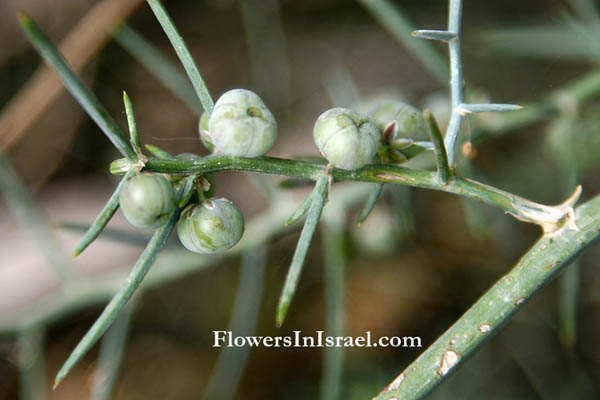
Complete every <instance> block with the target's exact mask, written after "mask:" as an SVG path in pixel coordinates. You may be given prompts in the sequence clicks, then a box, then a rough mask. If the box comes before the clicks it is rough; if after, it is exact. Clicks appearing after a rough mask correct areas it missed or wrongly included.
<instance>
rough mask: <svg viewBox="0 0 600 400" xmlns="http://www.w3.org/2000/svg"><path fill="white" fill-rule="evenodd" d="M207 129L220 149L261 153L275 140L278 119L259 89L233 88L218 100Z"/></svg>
mask: <svg viewBox="0 0 600 400" xmlns="http://www.w3.org/2000/svg"><path fill="white" fill-rule="evenodd" d="M201 122H202V120H201ZM208 132H209V134H208V136H209V137H208V138H207V139H208V140H210V141H211V142H212V144H213V145H214V148H215V151H217V152H219V153H222V154H225V155H229V156H238V157H259V156H262V155H263V154H265V153H266V152H267V151H269V150H270V149H271V147H273V145H274V144H275V139H276V138H277V122H276V121H275V117H274V116H273V114H272V113H271V111H269V109H268V108H267V106H265V103H263V101H262V100H261V99H260V97H258V95H257V94H256V93H253V92H251V91H249V90H245V89H233V90H230V91H228V92H226V93H224V94H223V95H222V96H221V97H220V98H219V100H217V102H216V103H215V108H214V110H213V112H212V114H211V116H210V118H209V120H208ZM201 137H202V135H201Z"/></svg>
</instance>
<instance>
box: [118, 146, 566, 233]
mask: <svg viewBox="0 0 600 400" xmlns="http://www.w3.org/2000/svg"><path fill="white" fill-rule="evenodd" d="M115 162H117V163H119V162H122V161H121V160H116V161H115ZM145 169H146V170H147V171H152V172H162V173H169V174H178V175H189V174H205V173H207V172H216V171H232V170H234V171H249V172H258V173H265V174H275V175H284V176H290V177H295V178H299V179H310V180H314V181H316V180H317V178H318V177H319V176H321V175H323V174H324V172H325V170H326V166H324V165H322V164H314V163H308V162H303V161H295V160H287V159H281V158H272V157H259V158H243V157H230V156H210V157H205V158H202V159H200V160H194V161H191V160H163V159H156V158H152V159H149V160H148V162H147V163H146V167H145ZM329 174H330V175H331V177H332V178H333V179H334V180H336V181H360V182H377V183H393V184H400V185H407V186H414V187H420V188H426V189H433V190H439V191H443V192H448V193H454V194H457V195H461V196H465V197H468V198H472V199H476V200H479V201H481V202H483V203H486V204H489V205H492V206H495V207H499V208H501V209H503V210H504V211H507V212H509V213H511V214H513V215H514V216H515V217H517V218H518V219H520V220H523V221H526V222H532V223H536V224H538V225H540V226H542V227H543V228H544V229H545V230H551V228H556V227H557V225H558V224H559V223H561V222H563V220H564V217H565V215H566V211H567V210H566V209H565V208H564V207H551V206H546V205H542V204H538V203H535V202H533V201H530V200H527V199H524V198H522V197H519V196H517V195H514V194H512V193H508V192H505V191H503V190H500V189H497V188H494V187H492V186H488V185H485V184H483V183H479V182H475V181H472V180H470V179H465V178H458V177H456V178H454V179H453V180H452V181H451V182H450V183H448V184H447V185H444V184H442V183H440V181H439V179H438V174H437V173H436V172H429V171H422V170H415V169H409V168H405V167H399V166H394V165H381V164H373V165H367V166H365V167H363V168H360V169H357V170H354V171H346V170H341V169H335V168H332V169H330V171H329Z"/></svg>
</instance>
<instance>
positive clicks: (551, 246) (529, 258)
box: [376, 196, 600, 400]
mask: <svg viewBox="0 0 600 400" xmlns="http://www.w3.org/2000/svg"><path fill="white" fill-rule="evenodd" d="M575 222H576V224H577V227H578V228H577V229H569V228H567V227H565V228H563V229H562V230H560V231H559V232H557V233H555V234H554V235H544V236H542V237H541V238H540V239H539V240H538V241H537V242H536V243H535V244H534V245H533V246H532V247H531V249H530V250H529V251H528V252H527V253H526V254H525V255H524V256H523V257H522V258H521V259H520V260H519V262H518V263H517V265H516V266H515V267H514V268H513V269H512V270H511V271H510V272H509V273H507V274H506V275H505V276H503V277H502V278H501V279H499V280H498V282H497V283H496V284H495V285H494V286H492V287H491V288H490V289H489V290H488V291H487V292H486V293H485V294H484V295H483V296H482V297H481V298H480V299H479V300H477V302H476V303H475V304H474V305H473V306H472V307H471V308H470V309H469V310H468V311H467V312H466V313H465V314H464V315H463V316H462V317H461V318H460V319H459V320H458V321H457V322H456V323H455V324H454V325H452V326H451V327H450V328H449V329H448V330H447V331H446V332H445V333H444V334H443V335H442V336H440V337H439V338H438V339H437V340H436V341H435V342H434V343H433V344H432V345H431V346H430V347H429V348H428V349H427V350H426V351H425V352H424V353H423V354H421V356H419V358H417V360H415V361H414V362H413V363H412V364H411V365H409V366H408V367H407V368H406V369H405V370H404V372H402V373H401V374H400V375H399V376H398V377H397V378H396V379H395V380H394V381H393V382H392V383H390V385H388V387H387V388H386V389H384V391H383V392H382V393H380V394H379V395H378V396H377V397H376V399H377V400H384V399H388V400H391V399H400V398H401V399H420V398H423V397H424V396H426V395H427V394H428V393H430V392H431V391H432V390H433V389H434V388H435V387H436V386H437V385H438V384H440V383H441V382H443V381H444V380H445V379H446V378H448V376H449V375H450V373H451V372H453V371H455V370H456V369H457V367H458V366H459V365H461V364H463V363H464V362H465V361H466V360H467V359H468V358H469V356H470V355H472V354H473V353H474V352H475V351H476V350H477V349H478V348H479V347H480V346H481V345H483V344H484V343H485V342H486V341H488V340H489V339H490V338H491V337H492V336H494V335H495V334H496V333H498V331H499V330H500V328H501V327H502V326H503V325H504V324H505V323H506V322H507V321H508V320H509V319H510V318H511V317H512V316H513V315H514V314H515V313H516V312H517V311H518V310H520V309H521V308H522V307H523V305H524V304H525V303H526V302H528V301H529V300H530V299H531V298H532V297H533V296H534V295H535V294H536V293H537V292H538V291H539V290H540V289H541V288H542V287H544V286H545V285H546V284H548V283H549V282H550V281H551V280H552V279H553V278H555V277H556V275H557V274H558V273H559V272H560V271H562V270H563V269H564V268H565V267H566V266H567V265H568V264H569V263H570V262H572V261H573V260H574V259H575V258H576V257H577V256H578V255H579V254H580V253H581V252H582V251H583V250H584V249H585V248H586V247H587V246H589V245H590V244H591V243H592V242H593V241H594V240H596V239H597V238H598V237H599V236H600V196H596V197H595V198H594V199H592V200H590V201H588V202H587V203H585V204H583V205H582V206H580V207H578V208H577V209H576V210H575Z"/></svg>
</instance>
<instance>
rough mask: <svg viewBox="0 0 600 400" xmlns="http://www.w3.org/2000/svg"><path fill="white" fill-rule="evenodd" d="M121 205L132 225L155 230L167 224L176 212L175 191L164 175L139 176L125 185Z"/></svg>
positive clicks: (120, 200)
mask: <svg viewBox="0 0 600 400" xmlns="http://www.w3.org/2000/svg"><path fill="white" fill-rule="evenodd" d="M119 204H120V206H121V210H122V211H123V215H125V218H126V219H127V221H129V223H130V224H131V225H133V226H135V227H136V228H140V229H154V228H158V227H159V226H161V225H163V224H164V223H165V222H167V220H168V219H169V217H170V215H171V213H172V212H173V210H175V205H176V204H175V190H174V189H173V187H172V186H171V184H170V183H169V181H168V180H167V179H166V178H165V177H164V176H162V175H155V174H142V175H137V176H134V177H133V178H131V179H130V180H129V181H127V183H126V184H125V187H124V188H123V190H122V191H121V194H120V196H119Z"/></svg>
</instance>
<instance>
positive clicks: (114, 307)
mask: <svg viewBox="0 0 600 400" xmlns="http://www.w3.org/2000/svg"><path fill="white" fill-rule="evenodd" d="M179 213H180V209H176V210H175V211H174V212H173V214H172V215H171V218H169V220H168V221H167V223H166V224H165V225H163V226H161V227H160V228H158V229H157V230H156V231H155V232H154V234H153V235H152V238H151V239H150V241H149V242H148V245H147V246H146V248H145V249H144V251H143V252H142V254H141V255H140V258H139V259H138V260H137V262H136V263H135V265H134V266H133V269H132V270H131V272H130V273H129V277H128V278H127V281H126V283H125V285H124V286H123V287H122V288H121V289H120V290H119V291H118V292H117V293H116V294H115V295H114V296H113V298H112V299H111V301H110V302H109V303H108V305H107V306H106V308H105V309H104V311H102V314H100V316H99V317H98V319H97V320H96V322H94V324H93V325H92V327H91V328H90V330H88V331H87V333H86V334H85V336H84V337H83V338H82V339H81V341H80V342H79V343H78V344H77V346H76V347H75V350H73V352H72V353H71V355H69V358H67V361H65V363H64V364H63V366H62V367H61V369H60V370H59V371H58V374H57V375H56V379H55V380H54V388H56V387H57V386H58V385H60V383H61V382H62V381H63V380H64V379H65V377H66V376H67V374H68V373H69V372H70V371H71V369H73V367H74V366H75V365H76V364H77V363H78V362H79V361H80V360H81V359H82V358H83V356H85V355H86V354H87V352H88V351H89V350H90V349H91V348H92V346H94V344H96V342H97V341H98V339H100V337H101V336H102V335H103V334H104V332H106V330H107V329H108V328H109V327H110V326H111V324H112V323H113V321H114V320H115V318H117V315H119V311H121V309H122V308H123V306H124V305H125V303H127V301H128V300H129V299H130V298H131V296H132V295H133V293H134V291H135V290H136V289H137V287H138V286H139V285H140V284H141V283H142V280H143V279H144V277H145V276H146V274H147V273H148V271H149V270H150V267H151V266H152V264H153V263H154V260H155V259H156V255H157V254H158V252H159V251H160V249H161V248H162V247H163V245H164V244H165V242H166V241H167V239H168V238H169V235H170V234H171V232H172V231H173V228H174V227H175V224H176V223H177V219H178V218H179Z"/></svg>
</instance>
